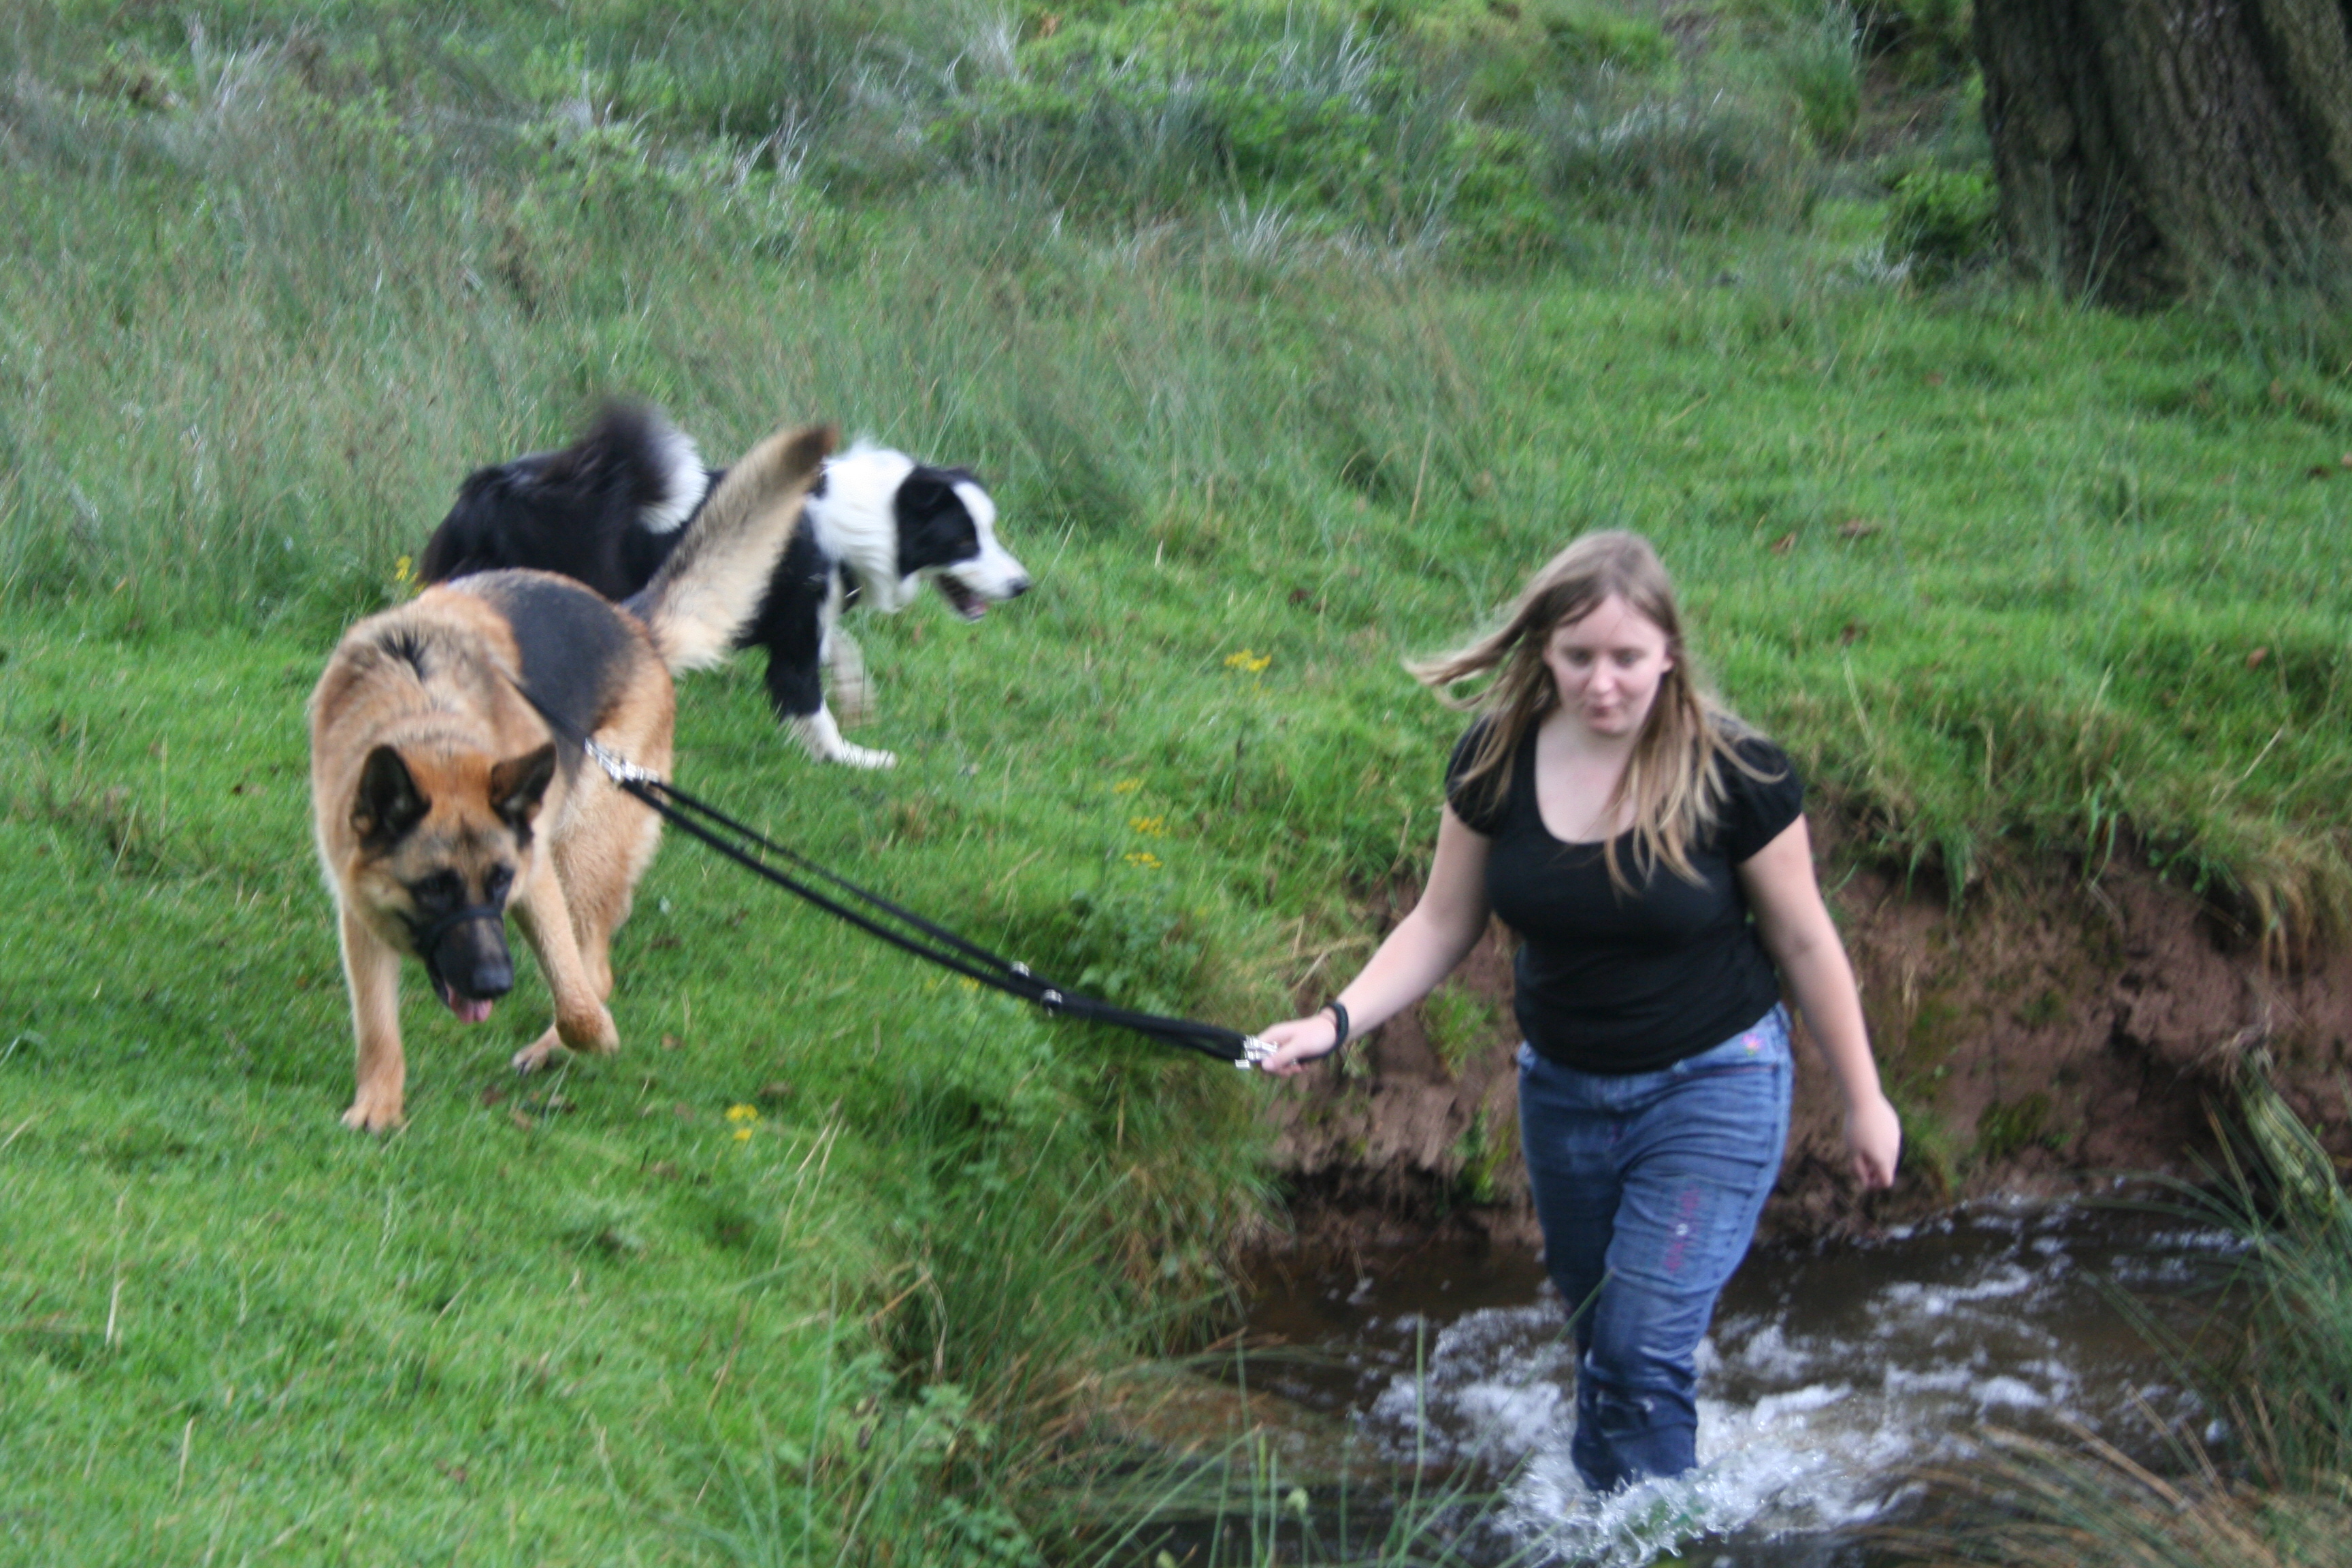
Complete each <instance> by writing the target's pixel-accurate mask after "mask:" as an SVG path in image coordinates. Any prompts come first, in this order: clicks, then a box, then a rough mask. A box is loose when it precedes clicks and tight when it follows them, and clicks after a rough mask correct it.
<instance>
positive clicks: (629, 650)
mask: <svg viewBox="0 0 2352 1568" xmlns="http://www.w3.org/2000/svg"><path fill="white" fill-rule="evenodd" d="M465 586H466V588H467V591H468V592H470V593H473V594H476V595H479V596H480V597H482V598H484V599H487V600H488V601H489V603H491V604H493V605H497V606H498V608H499V610H500V611H501V612H502V613H503V614H504V615H505V616H506V618H507V624H508V626H509V627H510V628H512V630H513V633H514V639H515V647H516V648H517V649H518V650H519V651H520V653H521V655H522V668H521V670H520V671H519V672H518V673H520V676H521V677H522V683H523V688H524V689H526V690H528V691H529V692H530V695H531V698H532V700H535V701H536V702H537V703H538V704H539V706H540V707H541V709H543V710H546V712H547V713H548V714H549V715H550V716H551V717H552V718H553V719H554V720H555V721H556V722H557V723H559V724H562V725H565V726H568V727H569V728H570V729H571V730H572V731H575V732H577V733H579V734H583V735H585V734H589V733H592V732H593V731H594V730H595V729H596V727H597V726H598V725H600V724H602V723H603V722H604V715H605V714H606V713H607V712H609V711H610V710H611V709H612V706H613V704H614V701H616V700H618V699H619V697H620V694H621V689H622V688H623V687H624V686H625V684H626V683H627V681H628V677H629V671H630V670H631V668H634V666H635V662H636V661H637V660H638V659H641V658H651V657H652V654H651V651H650V650H649V649H648V648H647V647H646V645H645V642H644V639H643V637H642V636H641V635H640V634H639V633H638V631H637V629H636V628H635V626H632V625H631V624H630V623H629V622H628V621H627V620H626V619H625V618H624V616H622V613H621V612H620V610H618V609H617V608H615V607H614V606H613V605H609V604H607V603H605V602H604V600H603V599H601V598H599V597H598V596H597V595H594V594H592V593H590V592H589V591H588V590H587V589H585V588H583V587H581V586H580V585H579V584H576V583H567V582H565V581H563V580H562V579H561V578H558V577H549V576H542V575H541V574H537V573H528V572H499V573H494V574H488V575H486V576H482V577H478V578H475V579H473V580H472V581H470V582H468V583H467V584H466V585H465ZM560 754H561V755H562V757H563V758H564V759H565V763H566V767H567V771H568V769H569V767H570V765H571V764H572V763H573V762H574V761H575V760H576V758H577V755H578V753H577V749H576V748H574V747H571V746H566V747H564V748H563V749H562V752H561V753H560Z"/></svg>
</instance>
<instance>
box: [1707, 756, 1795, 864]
mask: <svg viewBox="0 0 2352 1568" xmlns="http://www.w3.org/2000/svg"><path fill="white" fill-rule="evenodd" d="M1731 746H1732V750H1733V751H1735V752H1738V755H1739V760H1740V761H1741V762H1743V763H1747V764H1748V765H1747V767H1744V768H1742V767H1736V766H1734V765H1733V764H1732V763H1730V762H1728V761H1727V760H1723V761H1718V762H1717V763H1716V766H1717V768H1719V769H1720V770H1721V771H1722V778H1723V790H1724V801H1723V818H1722V821H1721V823H1720V824H1719V825H1718V826H1717V838H1716V842H1717V845H1718V846H1719V847H1721V848H1722V850H1723V857H1724V858H1725V859H1727V860H1728V861H1729V862H1731V864H1733V865H1735V866H1737V865H1738V864H1739V863H1740V862H1742V861H1743V860H1746V859H1748V858H1749V857H1750V856H1752V855H1754V854H1755V853H1756V852H1757V851H1758V850H1759V849H1761V848H1763V847H1765V846H1766V845H1767V844H1769V843H1771V842H1772V840H1774V839H1775V838H1778V837H1780V835H1781V834H1782V832H1784V831H1785V830H1786V829H1787V828H1788V826H1789V824H1790V823H1792V822H1794V821H1796V820H1797V818H1798V817H1799V816H1802V815H1803V814H1804V810H1805V781H1804V780H1803V779H1802V778H1801V777H1800V776H1799V775H1798V773H1797V764H1796V763H1792V762H1790V760H1789V753H1788V752H1784V751H1782V750H1781V749H1780V747H1778V746H1776V745H1774V744H1773V743H1772V742H1769V741H1768V740H1766V739H1764V737H1762V736H1761V735H1743V736H1741V737H1740V738H1739V739H1738V740H1736V741H1734V742H1732V743H1731Z"/></svg>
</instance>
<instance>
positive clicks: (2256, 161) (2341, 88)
mask: <svg viewBox="0 0 2352 1568" xmlns="http://www.w3.org/2000/svg"><path fill="white" fill-rule="evenodd" d="M2347 3H2352V0H1977V8H1976V44H1977V55H1978V58H1979V60H1980V61H1981V62H1982V64H1983V67H1984V80H1985V125H1986V129H1987V130H1988V131H1989V132H1990V133H1991V137H1992V148H1993V171H1994V174H1995V176H1996V178H1997V179H1998V181H1999V184H2000V226H2001V229H2002V233H2003V237H2004V238H2005V239H2006V241H2007V242H2008V245H2009V247H2010V250H2011V254H2012V255H2013V256H2014V257H2016V258H2017V259H2018V260H2019V261H2020V262H2021V263H2022V264H2023V265H2024V266H2026V267H2027V268H2030V269H2032V270H2034V271H2037V272H2039V273H2041V274H2042V275H2043V276H2044V277H2046V278H2048V279H2051V280H2052V281H2053V282H2056V283H2058V284H2060V285H2062V286H2063V287H2065V288H2068V289H2073V290H2075V291H2077V292H2081V293H2085V294H2088V295H2091V296H2093V297H2095V298H2098V299H2101V300H2106V301H2108V302H2110V303H2115V304H2119V305H2124V306H2127V307H2130V306H2145V305H2152V304H2158V303H2161V302H2163V301H2165V300H2172V299H2177V298H2179V297H2180V296H2181V295H2182V294H2184V293H2187V292H2189V291H2191V290H2193V289H2199V288H2200V287H2202V286H2204V285H2206V284H2208V283H2210V282H2212V281H2215V280H2217V279H2221V278H2223V277H2228V276H2233V275H2252V276H2256V277H2262V278H2267V279H2293V280H2299V281H2306V282H2310V281H2317V282H2326V283H2343V282H2347V281H2352V265H2347V263H2352V25H2347Z"/></svg>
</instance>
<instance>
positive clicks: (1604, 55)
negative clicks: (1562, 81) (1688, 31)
mask: <svg viewBox="0 0 2352 1568" xmlns="http://www.w3.org/2000/svg"><path fill="white" fill-rule="evenodd" d="M1532 16H1533V18H1534V20H1535V23H1536V25H1537V26H1539V27H1540V28H1542V29H1543V35H1544V37H1545V38H1546V39H1548V40H1549V42H1550V44H1551V47H1552V53H1553V54H1554V56H1555V57H1556V58H1558V59H1559V61H1560V62H1561V63H1562V64H1564V65H1567V66H1570V67H1575V68H1583V69H1593V68H1599V67H1603V66H1607V67H1612V68H1616V69H1618V70H1622V71H1628V72H1637V73H1638V72H1644V71H1654V70H1657V69H1659V68H1662V67H1664V65H1666V64H1667V63H1668V62H1669V61H1671V60H1672V59H1673V58H1675V45H1674V40H1673V39H1672V38H1669V37H1666V31H1665V29H1664V27H1662V26H1659V25H1658V23H1657V21H1656V19H1655V18H1654V17H1650V16H1627V15H1626V14H1625V13H1624V12H1622V11H1620V10H1617V9H1616V8H1614V7H1613V6H1608V5H1591V4H1587V3H1584V0H1549V3H1547V4H1542V5H1536V6H1535V7H1533V8H1532Z"/></svg>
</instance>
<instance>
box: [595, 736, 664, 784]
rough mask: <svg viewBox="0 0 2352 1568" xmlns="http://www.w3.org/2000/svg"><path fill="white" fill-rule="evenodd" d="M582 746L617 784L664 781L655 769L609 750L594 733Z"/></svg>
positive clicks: (657, 782) (606, 775)
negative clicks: (642, 766) (645, 766)
mask: <svg viewBox="0 0 2352 1568" xmlns="http://www.w3.org/2000/svg"><path fill="white" fill-rule="evenodd" d="M580 746H581V749H582V750H583V751H584V752H587V753H588V760H589V761H590V762H592V763H595V764H596V765H597V766H598V767H600V768H602V769H604V776H605V777H607V778H609V779H611V780H612V781H613V782H614V784H659V783H661V782H662V781H661V775H660V774H659V773H656V772H654V771H653V769H651V768H641V767H639V766H637V764H636V763H632V762H629V761H626V760H625V759H624V758H623V757H622V756H621V755H620V753H618V752H612V751H607V750H606V749H605V748H604V745H603V744H601V743H600V742H598V741H597V739H596V737H594V736H593V735H591V736H589V737H588V738H587V739H586V740H584V741H583V742H580Z"/></svg>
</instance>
